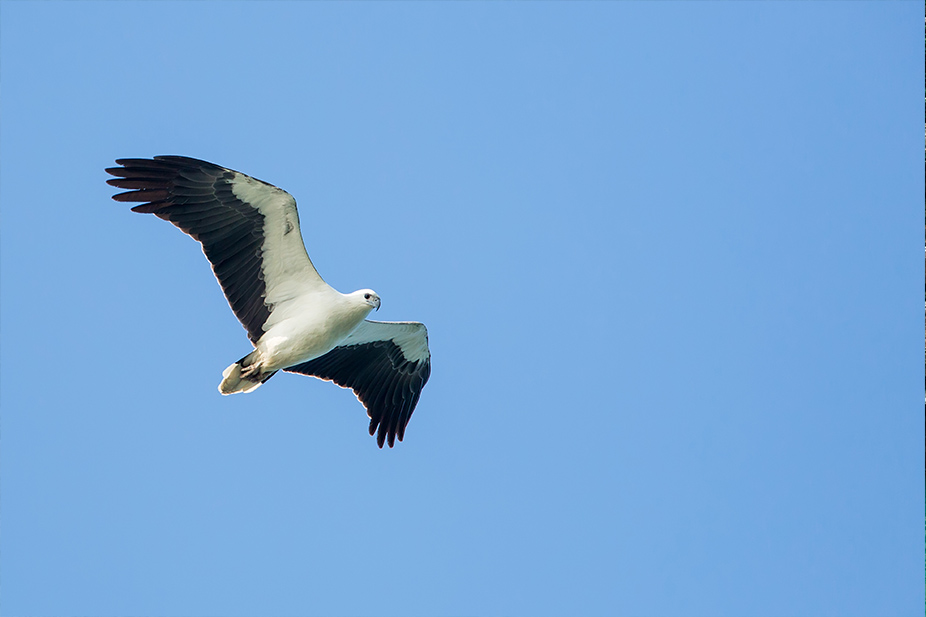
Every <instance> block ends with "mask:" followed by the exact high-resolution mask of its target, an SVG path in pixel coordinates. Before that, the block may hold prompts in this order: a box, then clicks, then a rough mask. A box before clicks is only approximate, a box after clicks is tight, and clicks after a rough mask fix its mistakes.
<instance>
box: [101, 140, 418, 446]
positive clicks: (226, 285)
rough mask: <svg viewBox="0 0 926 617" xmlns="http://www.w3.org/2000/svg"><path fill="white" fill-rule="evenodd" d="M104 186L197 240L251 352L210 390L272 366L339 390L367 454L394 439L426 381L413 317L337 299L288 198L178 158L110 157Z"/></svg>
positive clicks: (237, 387) (365, 296) (369, 302)
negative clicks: (365, 426)
mask: <svg viewBox="0 0 926 617" xmlns="http://www.w3.org/2000/svg"><path fill="white" fill-rule="evenodd" d="M116 163H117V164H118V165H119V167H111V168H108V169H107V170H106V171H107V172H108V173H109V174H110V175H112V176H116V177H115V178H113V179H110V180H108V181H107V182H108V183H109V184H110V185H112V186H115V187H118V188H121V189H129V190H128V191H126V192H124V193H118V194H116V195H113V199H115V200H116V201H127V202H142V203H141V205H138V206H135V207H134V208H132V210H133V211H134V212H143V213H151V214H154V215H155V216H157V217H159V218H162V219H164V220H166V221H170V222H171V223H173V224H174V225H176V226H177V227H179V228H180V229H181V230H183V232H184V233H186V234H188V235H190V236H191V237H192V238H193V239H195V240H196V241H197V242H199V243H200V244H201V245H202V248H203V252H204V253H205V254H206V258H207V259H208V260H209V262H210V263H211V264H212V271H213V272H214V273H215V277H216V278H217V279H218V281H219V284H220V285H221V286H222V291H224V292H225V297H226V298H227V299H228V304H229V305H230V306H231V309H232V311H233V312H234V313H235V316H236V317H237V318H238V320H239V321H240V322H241V324H242V325H243V326H244V328H245V330H247V332H248V338H250V339H251V343H252V344H253V345H254V351H252V352H251V353H249V354H248V355H246V356H244V357H243V358H241V359H240V360H238V361H237V362H235V363H234V364H232V365H231V366H229V367H228V368H227V369H225V371H223V373H222V382H221V383H220V384H219V392H221V393H222V394H234V393H237V392H251V391H253V390H254V389H256V388H257V387H259V386H260V385H261V384H263V383H264V382H265V381H267V380H268V379H270V378H271V377H273V375H274V374H275V373H276V372H277V371H279V370H284V371H288V372H291V373H301V374H303V375H311V376H314V377H318V378H320V379H324V380H329V381H333V382H334V383H336V384H338V385H339V386H341V387H344V388H350V389H352V390H353V391H354V393H355V394H356V395H357V398H358V399H360V402H361V403H363V405H364V407H366V410H367V414H368V415H369V416H370V435H374V434H375V435H376V442H377V443H378V444H379V447H381V448H382V447H383V445H384V444H385V443H387V442H388V443H389V446H390V447H392V446H393V445H394V444H395V440H396V438H398V440H399V441H402V438H403V437H404V436H405V427H406V426H407V425H408V421H409V419H410V418H411V415H412V412H413V411H414V410H415V406H416V405H417V404H418V398H419V396H421V390H422V388H424V385H425V384H426V383H427V382H428V377H429V376H430V374H431V353H430V351H429V350H428V332H427V329H426V328H425V327H424V324H421V323H418V322H411V321H408V322H382V321H370V320H367V319H366V317H367V315H368V314H369V313H370V311H372V310H373V309H377V310H378V309H379V306H380V298H379V296H378V295H377V294H376V292H374V291H373V290H371V289H361V290H360V291H355V292H353V293H350V294H342V293H340V292H338V291H337V290H335V289H334V288H332V287H331V286H330V285H328V284H327V283H325V281H324V280H322V278H321V276H319V274H318V272H317V271H316V270H315V266H313V265H312V260H310V259H309V255H308V253H307V252H306V250H305V244H303V241H302V234H301V232H300V230H299V215H298V213H297V212H296V200H295V199H293V197H292V195H290V194H289V193H287V192H286V191H284V190H282V189H280V188H277V187H275V186H273V185H272V184H268V183H266V182H262V181H261V180H257V179H255V178H252V177H250V176H247V175H245V174H242V173H240V172H237V171H234V170H231V169H226V168H225V167H220V166H218V165H214V164H213V163H208V162H206V161H201V160H198V159H193V158H188V157H185V156H156V157H154V158H153V159H117V160H116Z"/></svg>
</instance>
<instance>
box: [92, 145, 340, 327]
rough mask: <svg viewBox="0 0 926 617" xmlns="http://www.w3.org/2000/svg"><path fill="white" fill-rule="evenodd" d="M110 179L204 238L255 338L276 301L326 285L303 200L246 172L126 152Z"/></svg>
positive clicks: (131, 198)
mask: <svg viewBox="0 0 926 617" xmlns="http://www.w3.org/2000/svg"><path fill="white" fill-rule="evenodd" d="M116 163H118V164H119V165H120V167H111V168H109V169H107V170H106V171H107V173H109V174H110V175H113V176H117V177H116V178H114V179H111V180H108V181H107V182H108V184H110V185H112V186H115V187H118V188H122V189H131V190H130V191H128V192H125V193H118V194H116V195H113V199H115V200H116V201H127V202H144V203H142V204H141V205H139V206H135V207H134V208H132V210H133V211H134V212H142V213H151V214H154V215H155V216H157V217H159V218H162V219H164V220H166V221H170V222H171V223H173V224H174V225H176V226H177V227H179V228H180V229H181V230H183V232H185V233H186V234H188V235H190V236H192V237H193V239H195V240H196V241H197V242H199V243H200V244H201V245H202V248H203V252H204V253H205V254H206V258H207V259H208V260H209V262H210V263H211V264H212V271H213V272H214V273H215V276H216V278H217V279H218V281H219V284H220V285H221V286H222V291H224V292H225V297H226V299H227V300H228V304H229V305H230V306H231V309H232V311H233V312H234V313H235V316H236V317H237V318H238V320H239V321H240V322H241V324H242V325H243V326H244V327H245V329H246V330H247V331H248V337H249V338H250V339H251V342H253V343H256V342H257V341H258V339H260V337H261V336H262V335H263V333H264V330H263V325H264V323H265V322H266V321H267V320H268V318H269V317H270V313H271V312H272V311H273V308H274V306H275V304H277V303H278V302H285V301H286V300H287V299H290V298H292V297H293V295H294V293H293V290H294V289H295V290H305V289H311V288H313V287H315V286H318V285H325V282H324V281H322V279H321V277H320V276H319V275H318V272H316V271H315V267H314V266H313V265H312V262H311V260H310V259H309V256H308V254H307V253H306V251H305V245H304V244H303V243H302V235H301V234H300V233H299V217H298V214H297V212H296V201H295V200H294V199H293V198H292V196H291V195H290V194H289V193H287V192H286V191H284V190H282V189H279V188H277V187H275V186H273V185H271V184H267V183H266V182H262V181H260V180H256V179H254V178H251V177H250V176H247V175H245V174H242V173H240V172H237V171H234V170H231V169H226V168H224V167H219V166H218V165H214V164H213V163H209V162H206V161H201V160H198V159H193V158H189V157H185V156H156V157H154V158H153V159H118V160H117V161H116Z"/></svg>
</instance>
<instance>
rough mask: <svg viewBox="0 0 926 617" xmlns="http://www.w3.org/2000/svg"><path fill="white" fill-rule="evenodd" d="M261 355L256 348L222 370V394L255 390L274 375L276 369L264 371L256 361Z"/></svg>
mask: <svg viewBox="0 0 926 617" xmlns="http://www.w3.org/2000/svg"><path fill="white" fill-rule="evenodd" d="M259 357H260V354H259V353H258V352H257V351H256V350H255V351H252V352H251V353H249V354H248V355H246V356H245V357H243V358H241V359H240V360H238V361H237V362H235V363H234V364H232V365H231V366H229V367H228V368H227V369H225V370H224V371H222V383H220V384H219V392H221V393H222V394H236V393H238V392H243V393H245V394H247V393H248V392H253V391H254V390H256V389H257V388H259V387H260V385H261V384H262V383H264V382H265V381H267V380H268V379H270V378H271V377H273V376H274V374H276V371H271V372H270V373H262V372H261V370H260V364H259V363H257V364H255V363H254V362H255V361H256V360H258V359H259Z"/></svg>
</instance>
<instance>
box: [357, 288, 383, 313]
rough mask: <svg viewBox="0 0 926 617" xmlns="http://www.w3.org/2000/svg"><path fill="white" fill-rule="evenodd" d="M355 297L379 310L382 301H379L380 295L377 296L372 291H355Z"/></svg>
mask: <svg viewBox="0 0 926 617" xmlns="http://www.w3.org/2000/svg"><path fill="white" fill-rule="evenodd" d="M354 294H355V295H357V296H359V297H360V298H362V299H363V301H364V302H365V303H367V304H368V305H369V306H370V307H371V308H374V309H376V310H377V311H378V310H379V305H380V304H381V303H382V301H381V300H380V299H379V294H377V293H376V292H375V291H373V290H372V289H361V290H360V291H355V292H354Z"/></svg>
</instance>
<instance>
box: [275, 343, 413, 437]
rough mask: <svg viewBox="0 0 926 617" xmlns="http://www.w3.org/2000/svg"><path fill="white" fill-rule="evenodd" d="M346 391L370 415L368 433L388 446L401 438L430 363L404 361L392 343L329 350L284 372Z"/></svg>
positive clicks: (364, 344) (403, 357)
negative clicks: (351, 394) (324, 381)
mask: <svg viewBox="0 0 926 617" xmlns="http://www.w3.org/2000/svg"><path fill="white" fill-rule="evenodd" d="M284 370H286V371H288V372H290V373H301V374H303V375H311V376H313V377H318V378H320V379H325V380H328V381H333V382H334V383H336V384H338V385H339V386H341V387H344V388H350V389H351V390H353V391H354V394H356V395H357V398H358V399H360V402H361V403H363V406H364V407H366V409H367V415H369V416H370V435H376V443H377V444H378V445H379V447H380V448H382V447H383V446H384V445H385V444H386V443H387V442H388V443H389V447H390V448H391V447H393V446H394V445H395V441H396V438H397V437H398V439H399V441H402V439H403V438H404V437H405V427H406V426H408V422H409V420H411V417H412V412H414V411H415V406H416V404H417V403H418V398H419V397H420V396H421V389H422V388H424V385H425V384H426V383H428V378H429V377H430V376H431V359H430V357H428V358H427V359H425V360H420V361H417V362H410V361H408V360H407V359H406V358H405V356H404V355H403V354H402V350H401V349H400V348H399V346H398V345H396V344H395V343H394V342H393V341H373V342H370V343H361V344H358V345H346V346H344V347H335V348H334V349H332V350H331V351H329V352H328V353H326V354H325V355H323V356H321V357H319V358H316V359H314V360H309V361H308V362H303V363H302V364H297V365H296V366H291V367H289V368H287V369H284Z"/></svg>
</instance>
